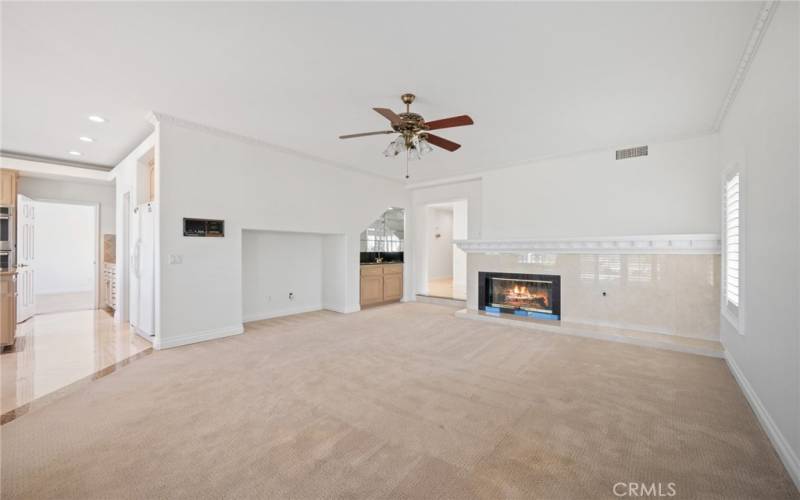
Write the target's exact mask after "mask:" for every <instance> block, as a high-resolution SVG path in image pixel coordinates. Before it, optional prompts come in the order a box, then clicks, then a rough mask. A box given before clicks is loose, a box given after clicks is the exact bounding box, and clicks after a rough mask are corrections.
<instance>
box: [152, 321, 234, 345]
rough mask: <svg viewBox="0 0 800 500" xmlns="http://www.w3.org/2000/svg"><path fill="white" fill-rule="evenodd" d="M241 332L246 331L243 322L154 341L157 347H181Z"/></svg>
mask: <svg viewBox="0 0 800 500" xmlns="http://www.w3.org/2000/svg"><path fill="white" fill-rule="evenodd" d="M241 333H244V326H243V325H241V324H239V325H233V326H225V327H222V328H214V329H211V330H205V331H202V332H196V333H190V334H189V335H180V336H177V337H169V338H166V339H163V338H157V339H155V341H154V343H153V347H155V348H156V349H169V348H171V347H179V346H182V345H187V344H194V343H197V342H205V341H206V340H215V339H221V338H225V337H230V336H231V335H239V334H241Z"/></svg>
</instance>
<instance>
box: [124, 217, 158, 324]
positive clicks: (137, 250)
mask: <svg viewBox="0 0 800 500" xmlns="http://www.w3.org/2000/svg"><path fill="white" fill-rule="evenodd" d="M157 214H158V211H157V206H156V204H155V203H145V204H144V205H139V206H138V207H136V208H135V209H133V217H132V218H131V239H130V241H131V242H132V243H133V245H132V247H131V252H130V256H131V268H130V270H131V272H130V284H131V285H130V286H131V289H130V323H131V326H133V328H134V330H135V331H136V333H138V334H140V335H143V336H146V337H153V336H154V335H155V332H156V325H155V306H156V301H155V292H156V273H155V270H156V260H155V256H156V231H155V228H156V224H155V221H156V217H157Z"/></svg>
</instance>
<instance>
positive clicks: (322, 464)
mask: <svg viewBox="0 0 800 500" xmlns="http://www.w3.org/2000/svg"><path fill="white" fill-rule="evenodd" d="M452 312H453V310H452V309H448V308H445V307H440V306H434V305H427V304H397V305H391V306H387V307H380V308H374V309H370V310H367V311H364V312H361V313H357V314H351V315H346V316H345V315H338V314H335V313H328V312H320V313H311V314H306V315H300V316H294V317H289V318H283V319H275V320H268V321H263V322H259V323H252V324H250V325H248V329H247V333H246V334H245V335H241V336H238V337H232V338H228V339H225V340H220V341H214V342H206V343H203V344H197V345H193V346H187V347H184V348H178V349H172V350H168V351H161V352H156V353H154V354H152V355H151V356H147V357H145V358H143V359H141V360H139V361H136V362H134V363H132V364H131V365H129V366H127V367H125V368H123V369H121V370H119V371H118V372H116V373H113V374H111V375H109V376H107V377H104V378H102V379H99V380H97V381H96V382H94V383H92V384H90V385H89V386H88V387H87V388H86V389H84V390H81V391H78V392H75V393H72V394H70V395H68V396H66V397H65V398H63V399H60V400H58V401H55V402H53V403H52V404H50V405H48V406H45V407H43V408H38V409H34V410H32V411H31V413H29V414H27V415H24V416H22V417H21V418H19V419H17V420H15V421H13V422H10V423H9V424H7V425H4V426H2V428H0V429H1V431H2V489H3V491H2V493H3V495H2V497H3V499H11V498H82V499H83V498H137V499H141V498H281V499H283V498H297V499H314V498H330V497H336V498H451V499H469V498H491V499H496V498H552V499H561V498H568V499H586V498H616V497H615V496H614V494H613V490H612V488H613V487H614V484H616V483H619V482H637V483H645V484H647V485H650V484H653V483H656V484H658V483H661V484H662V491H664V492H667V491H668V490H667V488H668V484H669V483H674V489H675V490H676V491H677V495H676V496H675V497H673V498H717V499H719V498H726V499H728V498H740V499H760V498H763V499H780V498H798V497H799V496H798V492H797V490H795V489H794V486H793V485H792V483H791V481H790V480H789V478H788V476H787V474H786V472H785V470H784V469H783V467H782V465H781V463H780V461H779V460H778V458H777V456H776V455H775V453H774V451H773V449H772V448H771V446H770V444H769V442H768V440H767V438H766V436H765V434H764V433H763V431H762V430H761V428H760V427H759V425H758V423H757V421H756V420H755V417H754V416H753V414H752V412H751V410H750V408H749V407H748V405H747V402H746V400H745V398H744V396H743V395H742V393H741V391H740V390H739V388H738V387H737V385H736V383H735V381H734V380H733V378H732V377H731V375H730V373H729V372H728V369H727V367H726V366H725V364H724V362H723V361H721V360H719V359H712V358H705V357H699V356H693V355H688V354H681V353H675V352H668V351H659V350H655V349H648V348H642V347H636V346H631V345H624V344H618V343H608V342H602V341H596V340H590V339H581V338H572V337H565V336H557V335H549V334H539V333H536V332H531V331H527V330H523V329H514V328H509V327H503V326H494V325H488V324H484V323H480V322H474V321H466V320H461V319H458V318H455V317H453V316H452Z"/></svg>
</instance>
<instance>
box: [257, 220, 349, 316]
mask: <svg viewBox="0 0 800 500" xmlns="http://www.w3.org/2000/svg"><path fill="white" fill-rule="evenodd" d="M344 250H345V237H344V235H336V234H320V233H300V232H287V231H258V230H244V231H242V317H243V320H244V321H245V322H248V321H257V320H260V319H267V318H273V317H278V316H287V315H290V314H299V313H303V312H309V311H317V310H320V309H331V310H335V311H342V310H343V309H344V304H345V292H346V289H345V282H346V281H345V271H344V269H345V251H344Z"/></svg>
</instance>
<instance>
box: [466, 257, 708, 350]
mask: <svg viewBox="0 0 800 500" xmlns="http://www.w3.org/2000/svg"><path fill="white" fill-rule="evenodd" d="M719 269H720V256H719V255H718V254H711V253H709V254H630V253H628V254H626V253H621V254H614V253H597V254H593V253H581V254H549V253H515V254H512V253H501V254H489V253H470V254H468V256H467V271H468V275H467V308H468V309H471V310H477V309H478V273H479V272H481V271H484V272H487V271H489V272H503V273H526V274H555V275H560V276H561V317H562V319H563V320H565V321H571V322H574V323H585V324H591V325H601V326H611V327H618V328H626V329H634V330H640V331H646V332H653V333H662V334H668V335H679V336H682V337H691V338H698V339H708V340H719V303H720V288H719V287H720V275H719ZM603 292H605V293H606V294H605V296H604V295H603Z"/></svg>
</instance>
